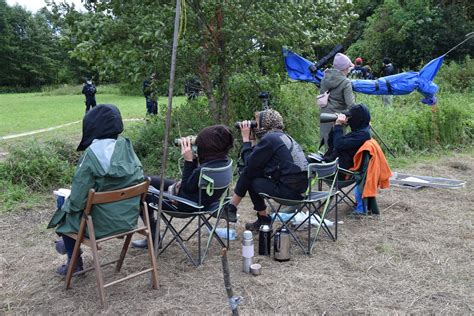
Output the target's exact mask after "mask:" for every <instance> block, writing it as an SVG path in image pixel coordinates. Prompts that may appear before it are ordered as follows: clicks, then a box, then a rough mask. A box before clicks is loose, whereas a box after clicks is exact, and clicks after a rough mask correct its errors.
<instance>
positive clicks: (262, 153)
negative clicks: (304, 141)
mask: <svg viewBox="0 0 474 316" xmlns="http://www.w3.org/2000/svg"><path fill="white" fill-rule="evenodd" d="M255 119H256V121H257V127H256V128H255V129H254V131H255V135H256V136H257V138H258V139H259V142H258V144H256V145H255V146H252V145H253V144H252V142H251V128H250V126H251V124H250V121H243V122H242V123H240V131H241V134H242V141H243V149H242V152H241V157H242V159H243V161H244V164H245V165H244V166H243V169H242V171H241V173H240V177H239V179H238V181H237V184H236V186H235V189H234V194H233V195H232V199H231V201H230V203H229V204H226V206H225V207H224V211H225V212H224V214H225V215H226V216H227V217H228V218H235V217H236V212H237V206H238V205H239V203H240V201H241V200H242V198H243V197H244V196H245V194H246V193H247V192H248V193H249V195H250V199H251V200H252V203H253V208H254V210H255V211H257V220H256V221H255V222H253V223H247V224H246V225H245V228H246V229H248V230H253V231H257V230H258V229H259V227H260V225H263V224H270V223H271V217H270V215H268V212H267V206H266V204H265V200H264V199H263V198H262V197H261V196H260V195H259V193H266V194H268V195H272V196H277V197H281V198H287V199H293V200H302V199H303V198H304V192H305V191H306V189H307V186H308V178H307V168H308V161H307V160H306V157H305V154H304V153H303V150H302V149H301V147H300V145H299V144H298V143H297V142H296V141H295V140H294V139H293V138H291V137H290V136H289V135H287V134H285V133H284V132H283V128H284V125H283V119H282V117H281V115H280V113H278V112H277V111H275V110H273V109H269V110H265V111H261V112H257V113H255Z"/></svg>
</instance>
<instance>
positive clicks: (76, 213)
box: [48, 104, 144, 275]
mask: <svg viewBox="0 0 474 316" xmlns="http://www.w3.org/2000/svg"><path fill="white" fill-rule="evenodd" d="M122 131H123V122H122V117H121V115H120V111H119V110H118V108H117V107H116V106H114V105H111V104H100V105H98V106H96V107H94V108H93V109H92V110H90V111H89V112H88V113H87V114H86V115H85V116H84V120H83V122H82V140H81V142H80V144H79V146H78V147H77V150H78V151H84V154H83V155H82V157H81V158H80V159H79V163H78V165H77V169H76V172H75V174H74V177H73V179H72V186H71V194H70V196H69V197H68V198H67V199H66V200H65V202H64V204H63V205H62V206H59V205H58V206H59V208H58V209H57V210H56V212H55V214H54V215H53V217H52V219H51V221H50V223H49V224H48V228H54V227H55V228H56V233H57V234H58V235H60V236H62V240H58V241H57V242H56V250H58V252H59V253H61V254H65V253H66V254H67V256H68V260H67V263H66V264H64V265H62V266H60V267H59V268H58V269H57V271H56V272H57V273H58V274H60V275H66V273H67V269H68V265H69V262H70V259H71V256H72V252H73V250H74V245H75V240H74V239H72V238H70V237H68V236H66V235H65V234H66V233H76V232H78V231H79V225H80V221H81V217H82V214H83V209H84V208H85V205H86V201H87V195H88V193H89V190H90V189H95V191H96V192H104V191H111V190H118V189H122V188H126V187H129V186H133V185H135V184H138V183H140V182H142V181H144V175H143V167H142V164H141V162H140V160H139V159H138V157H137V155H136V154H135V152H134V150H133V147H132V144H131V142H130V140H128V139H126V138H123V137H120V136H119V134H120V133H122ZM92 212H93V213H92V214H93V221H94V230H95V237H96V238H102V237H105V236H108V235H112V234H116V233H120V232H123V231H128V230H131V229H134V228H135V227H136V226H137V220H138V215H139V197H136V198H132V199H128V200H124V201H119V202H113V203H107V204H100V205H94V207H93V209H92ZM82 269H83V262H82V258H81V256H79V258H78V263H77V265H76V271H75V272H77V271H81V270H82Z"/></svg>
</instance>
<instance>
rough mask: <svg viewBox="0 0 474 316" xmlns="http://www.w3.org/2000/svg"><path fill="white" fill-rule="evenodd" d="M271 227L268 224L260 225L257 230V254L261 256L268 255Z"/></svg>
mask: <svg viewBox="0 0 474 316" xmlns="http://www.w3.org/2000/svg"><path fill="white" fill-rule="evenodd" d="M271 237H272V229H271V228H270V225H262V226H260V230H259V232H258V254H259V255H261V256H269V255H270V251H271V243H270V242H271Z"/></svg>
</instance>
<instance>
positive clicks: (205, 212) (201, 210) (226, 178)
mask: <svg viewBox="0 0 474 316" xmlns="http://www.w3.org/2000/svg"><path fill="white" fill-rule="evenodd" d="M231 183H232V161H231V162H230V163H229V164H228V165H227V166H225V167H221V168H208V167H203V168H201V174H200V176H199V182H198V187H199V188H200V190H199V199H198V202H197V203H196V202H193V201H190V200H188V199H185V198H182V197H179V196H176V195H172V194H168V193H164V192H163V207H162V212H161V219H163V222H164V223H165V225H166V228H165V230H164V232H163V234H162V235H161V238H160V245H159V246H160V247H161V249H160V252H159V254H161V253H163V252H164V251H165V250H166V249H167V248H168V247H169V246H170V245H171V244H172V243H173V242H174V241H177V242H178V244H179V246H180V247H181V248H182V249H183V251H184V252H185V253H186V256H187V257H188V259H189V260H190V261H191V263H192V264H193V265H194V266H195V267H197V266H199V265H200V264H202V263H203V262H204V259H205V257H206V254H207V251H208V250H209V246H210V244H211V241H212V239H213V238H215V239H216V240H217V241H218V242H219V244H220V245H221V246H222V247H226V245H225V244H224V242H223V241H222V239H221V238H220V237H219V235H217V233H216V228H217V226H218V224H219V221H220V219H221V217H222V212H221V211H222V209H223V206H224V205H225V204H226V203H228V202H229V200H228V199H226V197H227V195H228V191H229V187H230V185H231ZM220 189H224V192H223V193H222V194H221V196H220V197H219V201H218V202H216V203H214V204H212V205H210V206H208V207H205V206H204V205H203V204H202V202H201V198H202V194H207V195H208V196H213V195H214V194H215V190H220ZM149 193H150V194H153V195H155V196H156V197H158V196H159V194H160V191H159V190H157V189H155V188H153V187H150V189H149ZM173 201H176V202H178V205H175V204H174V203H173ZM179 203H182V204H185V205H187V206H190V207H192V208H193V209H194V211H193V212H186V211H181V210H180V209H179ZM149 206H150V207H152V208H154V209H155V210H156V209H158V206H157V205H156V204H155V203H150V205H149ZM212 217H216V218H217V219H216V223H215V224H214V225H212V224H211V222H210V219H211V218H212ZM180 218H181V219H186V220H187V221H186V222H185V224H184V226H183V227H182V228H181V229H178V228H177V227H175V226H174V225H173V224H174V223H175V221H174V219H180ZM196 219H197V228H196V229H195V230H194V231H193V232H192V233H191V234H190V235H189V236H187V237H184V236H183V233H184V231H185V230H186V228H187V227H188V226H189V225H190V224H191V223H192V222H194V221H195V220H196ZM203 227H206V228H207V229H208V230H209V237H208V240H207V244H206V247H205V249H204V252H202V243H201V229H202V228H203ZM168 232H170V233H171V234H172V238H171V240H170V241H168V242H167V243H166V244H165V245H164V243H165V238H166V235H167V233H168ZM196 234H197V238H198V253H197V259H196V258H195V257H193V255H192V253H191V251H190V250H189V248H188V247H187V246H186V244H185V242H187V241H189V240H190V239H191V238H192V237H193V236H194V235H196ZM227 236H229V223H228V222H227ZM228 247H229V239H228V238H227V248H228Z"/></svg>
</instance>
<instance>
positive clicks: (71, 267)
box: [66, 217, 86, 289]
mask: <svg viewBox="0 0 474 316" xmlns="http://www.w3.org/2000/svg"><path fill="white" fill-rule="evenodd" d="M85 234H86V220H85V218H84V217H83V218H82V219H81V224H80V226H79V234H78V236H77V239H76V243H75V244H74V250H73V252H72V257H71V261H70V262H69V266H68V269H67V274H66V289H69V288H70V287H71V281H72V275H73V271H74V268H76V264H77V257H78V256H79V253H80V249H81V244H82V241H83V240H84V236H85Z"/></svg>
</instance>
